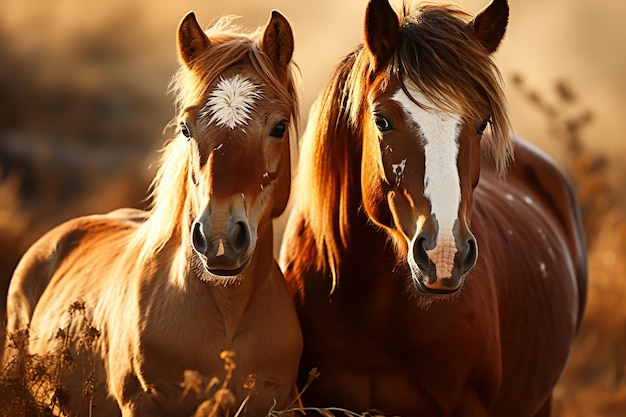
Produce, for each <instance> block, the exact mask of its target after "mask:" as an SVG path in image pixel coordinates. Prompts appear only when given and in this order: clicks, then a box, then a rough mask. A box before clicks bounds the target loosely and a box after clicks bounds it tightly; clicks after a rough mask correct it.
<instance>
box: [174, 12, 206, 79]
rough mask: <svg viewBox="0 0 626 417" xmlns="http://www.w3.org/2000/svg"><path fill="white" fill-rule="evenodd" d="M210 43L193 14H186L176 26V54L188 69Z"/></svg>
mask: <svg viewBox="0 0 626 417" xmlns="http://www.w3.org/2000/svg"><path fill="white" fill-rule="evenodd" d="M210 44H211V41H210V40H209V37H208V36H207V35H206V34H205V33H204V31H203V30H202V28H201V27H200V25H199V24H198V21H197V20H196V15H195V13H194V12H189V13H187V16H185V17H184V18H183V20H181V22H180V24H179V25H178V54H179V55H180V59H181V60H182V62H183V63H184V64H185V65H187V67H188V68H192V67H193V64H194V62H195V60H196V59H197V58H198V56H200V54H201V53H202V52H204V51H205V50H206V48H208V47H209V45H210Z"/></svg>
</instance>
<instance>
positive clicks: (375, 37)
mask: <svg viewBox="0 0 626 417" xmlns="http://www.w3.org/2000/svg"><path fill="white" fill-rule="evenodd" d="M399 40H400V23H399V21H398V15H396V13H395V12H394V11H393V9H392V8H391V5H390V4H389V2H388V1H387V0H370V2H369V4H368V5H367V10H366V12H365V45H366V46H367V48H368V49H369V50H370V52H371V53H372V55H373V57H374V64H375V65H376V68H380V67H381V66H383V65H385V64H387V63H388V62H389V60H390V59H391V57H392V56H393V53H394V51H395V49H396V47H397V46H398V42H399Z"/></svg>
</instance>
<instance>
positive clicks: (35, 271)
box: [5, 12, 302, 417]
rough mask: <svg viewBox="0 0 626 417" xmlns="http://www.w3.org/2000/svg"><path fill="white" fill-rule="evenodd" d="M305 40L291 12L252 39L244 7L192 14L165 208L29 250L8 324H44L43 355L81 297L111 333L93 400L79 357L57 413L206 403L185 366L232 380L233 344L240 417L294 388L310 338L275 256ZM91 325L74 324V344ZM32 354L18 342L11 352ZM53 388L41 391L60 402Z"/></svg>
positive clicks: (183, 411) (167, 162) (163, 183)
mask: <svg viewBox="0 0 626 417" xmlns="http://www.w3.org/2000/svg"><path fill="white" fill-rule="evenodd" d="M293 49H294V41H293V34H292V30H291V27H290V25H289V23H288V21H287V20H286V19H285V18H284V17H283V16H282V15H281V14H280V13H278V12H272V15H271V18H270V20H269V22H268V23H267V25H266V26H265V27H264V28H261V29H259V30H257V31H256V32H254V33H252V34H249V35H248V34H243V33H241V31H239V30H238V28H236V27H235V26H233V25H232V24H231V23H230V20H229V19H222V20H220V21H219V22H218V23H217V24H216V25H215V26H213V27H212V28H210V29H208V30H207V31H206V32H205V31H203V30H202V29H201V27H200V26H199V24H198V22H197V21H196V18H195V15H194V14H193V13H189V14H188V15H187V16H186V17H185V18H184V19H183V20H182V21H181V23H180V25H179V28H178V50H179V55H180V59H181V62H182V65H181V68H180V70H179V72H178V73H177V74H176V75H175V77H174V79H173V83H172V86H173V91H174V92H175V93H176V107H177V112H178V123H179V129H178V134H177V137H176V138H174V139H173V140H171V141H170V142H169V143H168V144H167V145H166V146H165V148H164V151H163V155H162V160H161V165H160V168H159V170H158V172H157V175H156V178H155V180H154V183H153V194H152V197H153V205H152V207H151V209H150V210H149V211H147V212H143V211H139V210H132V209H124V210H118V211H115V212H112V213H109V214H106V215H94V216H88V217H82V218H77V219H73V220H70V221H68V222H66V223H64V224H62V225H60V226H58V227H57V228H55V229H53V230H52V231H50V232H49V233H48V234H46V235H45V236H43V237H42V238H41V239H40V240H39V241H38V242H36V243H35V244H34V245H33V246H32V247H31V248H30V249H29V251H28V252H27V253H26V254H25V256H24V257H23V259H22V260H21V262H20V264H19V266H18V267H17V269H16V271H15V274H14V276H13V279H12V281H11V284H10V288H9V294H8V301H7V315H8V329H7V330H8V332H13V333H14V332H17V331H19V330H22V329H28V331H29V333H30V341H29V345H28V349H29V350H28V353H31V354H40V355H43V354H46V353H48V352H51V351H53V350H54V349H56V348H58V346H57V345H58V340H56V339H55V338H54V335H55V334H56V332H57V330H58V328H59V327H61V326H64V325H65V323H66V322H67V320H68V319H67V311H68V307H69V304H71V303H72V302H73V301H74V300H81V301H82V302H83V303H84V306H85V309H86V314H87V323H88V324H89V325H90V326H93V327H95V328H96V329H97V330H99V332H100V337H99V338H98V339H97V341H96V343H95V346H94V352H93V359H94V370H95V380H96V381H97V382H96V384H97V385H96V389H95V393H94V397H93V407H92V408H91V409H89V410H86V409H85V408H83V407H84V404H81V390H82V384H83V369H82V368H81V367H80V366H76V367H74V368H71V369H68V370H67V372H63V373H62V379H61V383H62V385H63V386H64V387H65V388H66V389H67V391H68V392H69V394H70V399H69V403H68V404H65V405H63V407H61V408H62V410H57V411H59V412H68V413H71V414H72V415H78V414H80V415H94V416H114V415H120V414H121V415H123V416H125V417H126V416H161V415H163V416H189V415H192V414H193V413H194V412H195V410H196V408H197V407H198V405H199V404H200V403H201V402H202V401H203V399H204V398H202V396H201V395H196V393H194V392H193V390H191V392H190V393H186V395H183V387H181V382H183V376H184V374H185V371H187V370H194V371H197V372H199V373H200V374H202V375H205V376H207V377H209V378H212V377H218V378H220V379H221V378H223V377H224V375H225V370H224V362H223V361H222V359H221V358H220V353H221V352H222V351H224V350H228V351H233V352H234V355H235V356H234V362H235V366H236V367H235V368H234V369H232V375H231V379H230V382H229V385H228V388H229V389H230V391H231V392H232V393H233V394H234V401H233V402H232V403H228V402H227V403H226V407H227V409H224V410H222V411H223V413H224V414H230V413H234V412H235V411H236V410H238V409H239V407H240V406H241V407H242V410H243V411H242V412H241V415H265V414H266V413H267V412H268V411H269V410H271V409H274V408H275V407H278V408H280V407H287V406H288V405H289V404H290V403H291V402H292V401H293V400H294V398H295V394H296V391H295V386H296V374H297V366H298V361H299V359H300V353H301V350H302V335H301V332H300V327H299V324H298V319H297V316H296V312H295V308H294V305H293V302H292V299H291V297H290V294H289V291H288V288H287V285H286V284H285V281H284V278H283V276H282V274H281V272H280V269H279V268H278V265H277V263H276V261H275V260H274V258H273V228H272V219H273V218H274V217H276V216H278V215H280V214H281V213H282V212H283V211H284V209H285V207H286V204H287V200H288V198H289V193H290V186H291V172H290V155H289V149H290V146H289V137H290V131H292V130H297V129H296V127H297V126H296V125H297V120H298V117H299V115H298V111H299V110H298V98H297V91H296V88H297V86H296V81H297V69H296V68H295V65H294V64H293V63H292V54H293ZM81 326H84V324H82V322H81V323H73V324H72V339H71V342H72V343H71V346H70V347H71V349H72V352H73V355H74V356H76V355H77V354H78V353H77V352H78V350H80V349H79V344H80V341H79V336H80V334H81V331H82V330H81ZM17 354H18V353H17V352H16V351H15V348H14V346H11V344H10V343H7V347H6V351H5V363H11V362H12V360H13V358H14V357H15V355H17ZM250 375H254V387H252V385H251V384H250V383H248V384H246V382H247V381H249V376H250ZM48 388H50V389H49V390H47V391H46V390H44V391H45V392H42V391H38V392H37V393H34V394H35V395H42V396H44V397H45V396H49V397H50V398H52V397H53V394H54V393H53V392H51V391H53V390H54V387H48ZM195 388H198V387H195ZM198 389H199V388H198Z"/></svg>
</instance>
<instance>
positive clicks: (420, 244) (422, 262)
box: [413, 237, 430, 271]
mask: <svg viewBox="0 0 626 417" xmlns="http://www.w3.org/2000/svg"><path fill="white" fill-rule="evenodd" d="M426 244H427V243H426V238H425V237H419V238H417V240H416V241H415V243H414V244H413V258H414V259H415V262H416V263H417V266H419V267H420V269H422V270H424V271H425V270H427V269H428V265H429V263H430V259H429V258H428V254H427V253H426Z"/></svg>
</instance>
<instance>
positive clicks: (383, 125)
mask: <svg viewBox="0 0 626 417" xmlns="http://www.w3.org/2000/svg"><path fill="white" fill-rule="evenodd" d="M374 123H376V127H377V128H378V130H379V131H381V132H387V131H389V130H391V123H389V120H387V118H386V117H384V116H380V115H377V116H376V119H375V120H374Z"/></svg>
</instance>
